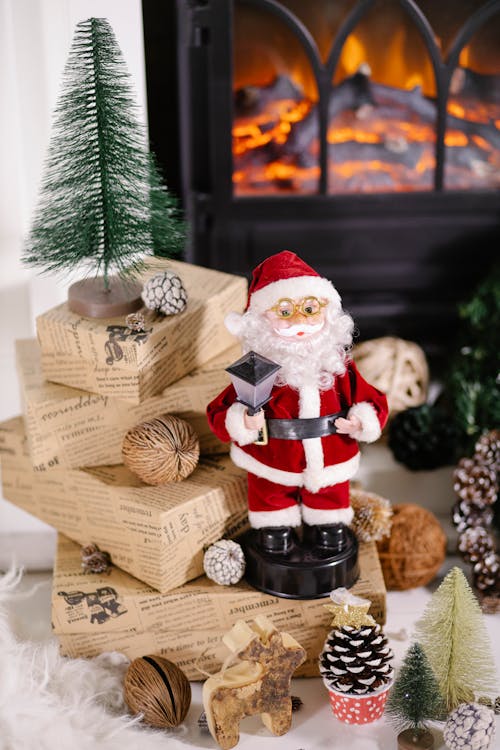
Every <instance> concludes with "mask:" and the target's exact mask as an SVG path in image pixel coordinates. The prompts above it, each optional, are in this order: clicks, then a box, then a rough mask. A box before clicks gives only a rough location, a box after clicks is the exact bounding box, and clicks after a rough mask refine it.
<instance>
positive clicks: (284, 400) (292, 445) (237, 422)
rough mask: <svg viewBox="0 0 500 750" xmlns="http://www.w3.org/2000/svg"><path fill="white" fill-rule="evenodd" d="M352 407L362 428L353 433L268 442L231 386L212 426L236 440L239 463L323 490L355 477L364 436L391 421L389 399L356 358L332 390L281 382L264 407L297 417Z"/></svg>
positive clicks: (211, 412) (214, 405) (213, 407)
mask: <svg viewBox="0 0 500 750" xmlns="http://www.w3.org/2000/svg"><path fill="white" fill-rule="evenodd" d="M344 409H347V410H348V414H347V416H351V415H353V414H354V415H356V416H357V417H358V418H359V419H360V421H361V428H360V430H359V431H358V432H357V433H356V434H355V435H354V436H353V437H350V436H349V435H340V434H335V435H328V436H326V437H322V438H309V439H307V440H282V439H277V438H270V439H269V443H268V444H267V445H255V444H254V440H255V439H256V438H257V431H256V430H248V429H247V428H246V427H245V426H244V422H243V416H244V412H245V407H244V405H243V404H240V403H239V402H237V400H236V391H235V390H234V388H233V386H232V385H230V386H228V387H227V388H226V389H225V390H224V391H223V392H222V393H221V394H219V396H217V398H215V399H214V400H213V401H212V402H211V403H210V404H209V406H208V408H207V416H208V421H209V424H210V428H211V429H212V431H213V432H214V433H215V434H216V435H217V437H218V438H219V439H220V440H222V441H223V442H228V441H232V446H231V457H232V459H233V461H234V463H235V464H236V465H237V466H240V467H241V468H243V469H246V470H247V471H249V472H251V473H252V474H255V475H256V476H259V477H263V478H264V479H268V480H270V481H271V482H275V483H276V484H281V485H285V486H288V487H305V488H306V489H308V490H309V491H311V492H317V491H318V490H319V489H321V488H323V487H328V486H331V485H335V484H339V483H341V482H345V481H347V480H349V479H351V477H352V476H354V474H355V473H356V471H357V468H358V463H359V448H358V440H364V441H366V442H372V441H373V440H376V439H377V438H378V437H379V436H380V433H381V431H382V429H383V427H384V425H385V423H386V421H387V415H388V408H387V399H386V397H385V395H384V394H383V393H381V392H380V391H379V390H378V389H377V388H374V386H372V385H370V384H369V383H367V382H366V380H364V379H363V378H362V377H361V375H360V374H359V372H358V370H357V368H356V366H355V364H354V363H353V362H350V363H349V364H348V365H347V370H346V372H345V373H344V374H343V375H339V376H336V377H335V378H334V382H333V385H332V386H331V387H330V388H328V389H326V390H319V389H318V388H316V387H315V386H310V385H306V386H303V387H302V388H299V389H298V390H296V389H294V388H291V387H290V386H288V385H282V386H275V387H274V388H273V390H272V396H271V400H270V401H269V402H268V403H267V404H266V406H265V407H264V411H265V416H266V418H274V419H291V418H292V419H294V418H297V417H301V418H304V419H306V418H311V417H319V416H326V415H328V414H336V413H337V412H339V411H341V410H344Z"/></svg>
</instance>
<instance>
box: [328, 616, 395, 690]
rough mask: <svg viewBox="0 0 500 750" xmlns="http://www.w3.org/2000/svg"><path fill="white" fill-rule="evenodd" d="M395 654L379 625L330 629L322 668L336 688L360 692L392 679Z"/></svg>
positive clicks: (379, 685)
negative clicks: (391, 661) (392, 661)
mask: <svg viewBox="0 0 500 750" xmlns="http://www.w3.org/2000/svg"><path fill="white" fill-rule="evenodd" d="M392 658H393V653H392V651H391V649H390V648H389V646H388V644H387V638H386V637H385V635H384V634H383V632H382V630H381V628H380V625H367V626H364V627H361V628H353V627H350V626H344V627H343V628H339V629H338V630H332V631H331V632H330V633H329V635H328V638H327V639H326V641H325V645H324V647H323V651H322V653H321V656H320V661H319V671H320V672H321V674H322V676H323V677H324V679H325V680H326V682H327V683H328V685H329V686H330V687H331V688H332V689H333V690H340V691H341V692H343V693H354V694H360V695H361V694H363V693H372V692H373V691H374V690H377V689H378V688H379V687H381V686H382V685H385V684H387V683H388V682H390V680H391V679H392V676H393V673H394V670H393V668H392V666H391V664H390V660H391V659H392Z"/></svg>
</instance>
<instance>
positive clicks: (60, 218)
mask: <svg viewBox="0 0 500 750" xmlns="http://www.w3.org/2000/svg"><path fill="white" fill-rule="evenodd" d="M175 210H176V206H175V202H174V201H173V199H172V198H171V197H170V196H169V195H168V193H167V192H166V190H165V189H164V188H163V187H162V184H161V178H160V176H159V173H158V170H157V168H156V165H155V162H154V159H153V158H152V156H151V155H150V154H149V152H148V149H147V147H146V138H145V131H144V128H143V127H142V125H141V124H140V123H139V121H138V119H137V116H136V105H135V103H134V101H133V96H132V89H131V86H130V83H129V76H128V73H127V69H126V65H125V61H124V59H123V56H122V54H121V51H120V48H119V47H118V44H117V42H116V39H115V37H114V34H113V31H112V29H111V27H110V25H109V23H108V22H107V21H106V20H105V19H102V18H90V19H88V20H86V21H82V22H81V23H79V24H78V25H77V27H76V32H75V36H74V39H73V43H72V47H71V50H70V54H69V58H68V61H67V63H66V67H65V71H64V76H63V83H62V89H61V94H60V98H59V102H58V105H57V107H56V110H55V121H54V126H53V132H52V137H51V142H50V146H49V154H48V159H47V163H46V167H45V174H44V178H43V181H42V187H41V193H40V199H39V203H38V207H37V210H36V214H35V218H34V221H33V225H32V229H31V233H30V236H29V238H28V241H27V246H26V250H25V254H24V261H25V262H26V263H28V264H29V265H33V266H36V267H39V268H42V269H44V271H49V272H51V271H69V270H73V269H74V268H75V267H77V266H78V267H80V266H84V269H85V273H86V274H87V273H89V272H92V271H94V272H95V274H102V280H99V283H98V284H94V283H91V284H87V286H86V287H85V294H87V295H92V294H93V290H94V289H95V290H96V293H97V294H98V295H100V294H102V293H108V296H107V300H108V302H109V301H110V300H111V296H112V295H110V294H109V291H110V289H111V291H113V280H112V278H111V276H110V274H111V273H117V274H118V275H119V276H120V277H121V278H130V277H132V278H133V277H134V275H135V274H137V272H138V271H139V270H140V268H141V265H142V263H141V261H142V258H143V256H144V254H146V253H151V252H152V251H153V249H154V250H156V251H161V254H162V255H169V256H175V255H178V254H179V251H180V249H181V247H182V242H183V234H184V233H183V227H182V223H181V222H180V221H179V219H178V218H177V216H176V213H175ZM85 281H86V282H95V280H94V279H86V280H85ZM78 283H79V284H81V283H82V282H78ZM120 287H121V288H122V287H123V285H120ZM130 289H131V287H129V292H127V293H126V296H128V297H129V298H130V297H132V298H134V299H135V302H134V304H133V305H132V307H131V309H128V310H127V311H128V312H131V311H132V310H133V309H137V307H140V306H141V301H140V297H139V296H138V294H137V289H135V290H134V291H133V292H131V291H130ZM139 291H140V290H139ZM122 296H123V293H122ZM71 300H72V295H71V292H70V306H71V307H72V309H75V307H74V305H73V304H72V301H71ZM75 311H77V312H80V310H75ZM123 312H125V310H123ZM86 314H89V315H92V314H96V313H92V311H89V312H88V313H86ZM108 314H120V313H117V312H114V311H113V312H111V313H108ZM96 316H97V317H99V315H97V314H96Z"/></svg>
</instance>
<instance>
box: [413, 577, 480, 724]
mask: <svg viewBox="0 0 500 750" xmlns="http://www.w3.org/2000/svg"><path fill="white" fill-rule="evenodd" d="M416 637H417V639H418V641H419V642H420V643H421V645H422V647H423V649H424V651H425V655H426V656H427V659H428V660H429V663H430V665H431V668H432V670H433V672H434V675H435V676H436V679H437V681H438V684H439V689H440V691H441V695H442V697H443V700H444V703H445V706H446V710H447V711H448V712H449V711H452V710H453V709H454V708H456V707H457V706H458V705H459V704H460V703H467V702H470V701H471V700H474V696H475V695H483V694H490V693H491V690H492V686H493V685H494V684H495V672H494V667H493V664H494V662H493V656H492V653H491V646H490V642H489V637H488V633H487V631H486V627H485V625H484V621H483V615H482V612H481V609H480V607H479V604H478V602H477V599H476V597H475V596H474V594H473V592H472V589H471V588H470V586H469V584H468V583H467V579H466V578H465V576H464V574H463V573H462V571H461V570H460V569H459V568H456V567H455V568H453V569H452V570H451V571H450V572H449V573H448V575H447V576H446V578H445V579H444V581H443V582H442V583H441V585H440V586H439V588H438V589H437V591H435V592H434V594H433V595H432V598H431V600H430V602H429V603H428V605H427V608H426V610H425V612H424V614H423V616H422V617H421V619H420V620H419V621H418V623H417V625H416Z"/></svg>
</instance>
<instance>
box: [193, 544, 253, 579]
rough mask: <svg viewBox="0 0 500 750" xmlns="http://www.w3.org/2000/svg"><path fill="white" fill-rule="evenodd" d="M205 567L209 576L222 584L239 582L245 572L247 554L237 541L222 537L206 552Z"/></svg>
mask: <svg viewBox="0 0 500 750" xmlns="http://www.w3.org/2000/svg"><path fill="white" fill-rule="evenodd" d="M203 568H204V570H205V573H206V574H207V576H208V578H210V579H211V580H212V581H215V583H218V584H220V585H221V586H230V585H231V584H235V583H238V581H241V579H242V578H243V575H244V573H245V556H244V554H243V550H242V548H241V547H240V545H239V544H238V543H237V542H233V541H231V540H230V539H220V540H219V541H218V542H215V544H212V545H211V546H210V547H209V548H208V549H207V551H206V552H205V557H204V558H203Z"/></svg>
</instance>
